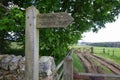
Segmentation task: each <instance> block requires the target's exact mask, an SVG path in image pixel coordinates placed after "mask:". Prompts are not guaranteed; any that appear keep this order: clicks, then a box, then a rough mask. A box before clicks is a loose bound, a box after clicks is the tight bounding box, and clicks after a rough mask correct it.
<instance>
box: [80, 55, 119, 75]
mask: <svg viewBox="0 0 120 80" xmlns="http://www.w3.org/2000/svg"><path fill="white" fill-rule="evenodd" d="M78 56H79V58H80V59H81V61H82V62H83V64H84V66H85V68H86V72H88V73H105V71H103V69H102V68H101V67H100V66H99V65H97V64H95V61H97V62H98V63H100V64H101V65H104V66H106V67H107V68H108V69H110V70H111V71H112V72H113V74H118V75H120V66H119V65H116V64H115V63H112V62H110V61H108V60H105V59H103V58H101V57H98V56H95V55H92V54H87V53H79V54H78Z"/></svg>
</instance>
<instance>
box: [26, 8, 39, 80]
mask: <svg viewBox="0 0 120 80" xmlns="http://www.w3.org/2000/svg"><path fill="white" fill-rule="evenodd" d="M37 14H39V12H38V11H37V9H36V8H35V7H34V6H31V7H29V8H27V10H26V30H25V58H26V63H25V67H26V68H25V80H39V29H37V28H36V26H37V25H36V22H37V21H36V20H37Z"/></svg>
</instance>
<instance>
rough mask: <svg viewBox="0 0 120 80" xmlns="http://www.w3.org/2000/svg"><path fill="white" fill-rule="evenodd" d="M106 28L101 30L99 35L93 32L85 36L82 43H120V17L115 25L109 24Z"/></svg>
mask: <svg viewBox="0 0 120 80" xmlns="http://www.w3.org/2000/svg"><path fill="white" fill-rule="evenodd" d="M105 26H106V28H102V29H100V30H99V31H98V32H97V33H93V32H92V31H90V32H86V33H84V34H83V36H84V38H82V40H80V41H82V42H115V41H119V42H120V16H119V18H118V19H117V20H116V21H115V22H113V23H107V24H106V25H105Z"/></svg>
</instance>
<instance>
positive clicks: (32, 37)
mask: <svg viewBox="0 0 120 80" xmlns="http://www.w3.org/2000/svg"><path fill="white" fill-rule="evenodd" d="M72 21H73V18H72V17H71V16H70V15H68V14H67V13H48V14H39V11H38V10H37V9H36V8H35V7H34V6H31V7H29V8H27V9H26V29H25V58H26V64H25V66H26V68H25V80H39V28H50V27H67V26H68V25H69V24H70V23H71V22H72Z"/></svg>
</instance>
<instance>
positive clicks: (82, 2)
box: [0, 0, 120, 59]
mask: <svg viewBox="0 0 120 80" xmlns="http://www.w3.org/2000/svg"><path fill="white" fill-rule="evenodd" d="M9 1H11V0H7V1H6V2H5V1H4V0H1V1H0V3H2V4H3V5H4V6H8V4H7V2H9ZM12 1H13V3H14V4H15V5H18V6H19V7H18V8H12V9H10V10H6V9H5V8H4V9H3V8H1V7H0V10H1V11H0V32H1V31H5V32H4V33H2V35H4V36H2V35H0V37H1V38H0V41H1V40H4V39H5V37H6V36H5V35H7V34H8V32H11V31H12V32H13V33H15V34H14V35H15V38H16V37H17V41H22V42H23V45H24V26H25V11H23V10H21V9H20V8H24V9H26V8H27V7H28V6H30V5H32V4H33V5H35V6H36V7H37V9H38V10H39V12H40V13H41V14H42V13H51V12H67V13H69V14H70V15H71V16H72V17H74V22H73V24H72V25H70V26H68V27H67V28H51V29H40V55H52V56H54V57H56V59H59V58H61V57H62V56H64V55H65V53H67V51H68V46H69V45H70V44H73V43H76V42H77V40H78V39H80V38H81V37H82V36H81V34H82V33H83V32H85V31H89V30H93V31H98V30H99V29H101V28H102V27H105V23H108V22H113V21H115V19H116V16H118V14H119V13H120V1H119V0H12ZM4 13H8V14H7V15H4ZM5 41H6V40H5ZM0 44H2V43H0Z"/></svg>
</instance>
